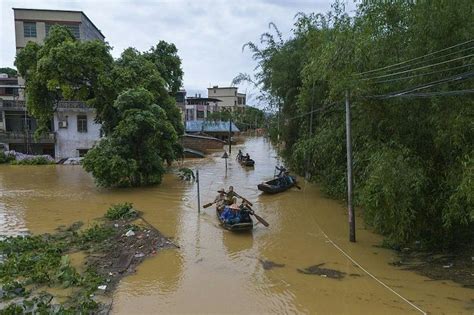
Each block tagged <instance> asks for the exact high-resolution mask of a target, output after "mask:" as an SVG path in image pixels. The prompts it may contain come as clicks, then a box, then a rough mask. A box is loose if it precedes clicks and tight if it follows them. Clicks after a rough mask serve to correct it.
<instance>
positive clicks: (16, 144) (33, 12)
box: [0, 8, 105, 160]
mask: <svg viewBox="0 0 474 315" xmlns="http://www.w3.org/2000/svg"><path fill="white" fill-rule="evenodd" d="M13 11H14V17H15V40H16V50H17V53H18V51H20V50H21V49H22V48H24V47H25V46H26V44H27V43H28V42H29V41H33V42H36V43H39V44H42V43H43V42H44V39H45V38H46V37H47V36H48V33H49V30H50V28H51V26H53V25H63V26H66V27H67V28H68V29H69V30H70V31H71V33H72V34H73V35H74V36H75V37H76V38H77V39H78V40H81V41H86V40H100V41H104V39H105V37H104V35H103V34H102V33H101V32H100V30H99V29H98V28H97V27H96V26H95V25H94V23H92V21H91V20H90V19H89V18H88V17H87V16H86V15H85V14H84V12H82V11H65V10H40V9H22V8H13ZM23 86H24V80H23V78H18V81H17V83H16V86H15V87H14V89H15V90H16V91H15V93H16V97H14V98H12V97H10V96H8V97H4V96H3V95H0V117H2V118H1V120H2V124H0V142H2V143H5V144H7V146H8V147H9V149H10V150H16V151H19V152H23V153H29V154H49V155H51V156H53V157H54V158H55V159H56V160H60V159H63V158H68V157H79V156H83V155H84V154H85V153H86V152H87V150H89V149H90V148H92V146H93V145H94V144H95V143H96V142H97V141H98V140H99V139H100V125H98V124H96V123H95V122H94V119H95V112H94V110H93V109H91V108H88V107H87V106H86V104H85V103H83V102H78V101H59V102H58V108H57V111H56V112H55V113H54V117H51V125H50V130H51V132H49V133H46V134H44V135H43V136H41V137H40V138H39V139H36V138H35V137H33V134H34V131H35V129H36V121H35V119H34V118H32V117H30V116H29V115H28V113H27V110H26V106H25V105H26V102H25V98H27V97H28V96H27V95H24V93H23V90H24V89H23ZM0 91H1V90H0Z"/></svg>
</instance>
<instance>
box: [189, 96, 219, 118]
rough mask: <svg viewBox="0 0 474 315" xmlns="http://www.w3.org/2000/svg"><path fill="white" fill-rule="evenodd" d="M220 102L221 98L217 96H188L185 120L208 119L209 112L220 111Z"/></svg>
mask: <svg viewBox="0 0 474 315" xmlns="http://www.w3.org/2000/svg"><path fill="white" fill-rule="evenodd" d="M220 102H221V100H219V99H217V98H209V97H201V95H196V96H195V97H188V98H186V106H185V108H186V112H185V117H184V120H185V121H190V120H206V119H207V116H208V114H210V113H213V112H216V111H219V103H220Z"/></svg>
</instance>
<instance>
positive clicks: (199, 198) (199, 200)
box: [196, 170, 201, 213]
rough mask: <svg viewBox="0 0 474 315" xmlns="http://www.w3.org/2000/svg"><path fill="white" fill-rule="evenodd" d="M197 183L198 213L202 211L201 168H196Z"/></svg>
mask: <svg viewBox="0 0 474 315" xmlns="http://www.w3.org/2000/svg"><path fill="white" fill-rule="evenodd" d="M196 184H197V194H198V196H197V197H198V213H201V194H200V191H199V170H196Z"/></svg>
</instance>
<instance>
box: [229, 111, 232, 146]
mask: <svg viewBox="0 0 474 315" xmlns="http://www.w3.org/2000/svg"><path fill="white" fill-rule="evenodd" d="M229 113H230V119H229V155H231V154H232V112H231V111H229Z"/></svg>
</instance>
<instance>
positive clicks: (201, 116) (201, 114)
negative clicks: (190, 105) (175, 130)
mask: <svg viewBox="0 0 474 315" xmlns="http://www.w3.org/2000/svg"><path fill="white" fill-rule="evenodd" d="M197 119H204V111H203V110H198V111H197Z"/></svg>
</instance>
